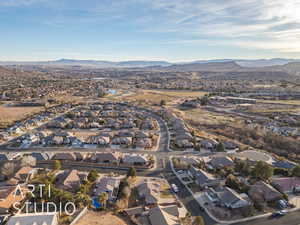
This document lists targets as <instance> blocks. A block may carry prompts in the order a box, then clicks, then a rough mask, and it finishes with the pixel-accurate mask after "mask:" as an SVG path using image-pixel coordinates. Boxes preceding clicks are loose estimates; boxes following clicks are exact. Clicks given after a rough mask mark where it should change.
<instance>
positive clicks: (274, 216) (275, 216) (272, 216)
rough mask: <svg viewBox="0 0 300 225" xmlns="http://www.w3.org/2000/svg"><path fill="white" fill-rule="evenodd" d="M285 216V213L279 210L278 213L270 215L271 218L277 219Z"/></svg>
mask: <svg viewBox="0 0 300 225" xmlns="http://www.w3.org/2000/svg"><path fill="white" fill-rule="evenodd" d="M286 214H287V212H286V211H283V210H280V211H277V212H274V213H272V215H271V218H279V217H282V216H284V215H286Z"/></svg>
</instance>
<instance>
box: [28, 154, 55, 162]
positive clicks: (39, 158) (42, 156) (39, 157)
mask: <svg viewBox="0 0 300 225" xmlns="http://www.w3.org/2000/svg"><path fill="white" fill-rule="evenodd" d="M31 156H32V157H34V158H35V159H36V160H37V161H43V160H50V159H51V155H50V154H49V153H41V152H33V153H31Z"/></svg>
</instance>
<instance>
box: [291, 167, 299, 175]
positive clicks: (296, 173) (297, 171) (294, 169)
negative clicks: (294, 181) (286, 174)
mask: <svg viewBox="0 0 300 225" xmlns="http://www.w3.org/2000/svg"><path fill="white" fill-rule="evenodd" d="M292 175H293V176H294V177H300V166H296V167H295V168H293V170H292Z"/></svg>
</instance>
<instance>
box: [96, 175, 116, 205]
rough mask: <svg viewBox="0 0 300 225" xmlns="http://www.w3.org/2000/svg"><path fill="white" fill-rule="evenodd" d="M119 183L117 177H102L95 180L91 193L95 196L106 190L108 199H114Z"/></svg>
mask: <svg viewBox="0 0 300 225" xmlns="http://www.w3.org/2000/svg"><path fill="white" fill-rule="evenodd" d="M119 185H120V179H119V178H114V177H102V178H100V180H98V181H97V182H96V184H95V189H94V191H93V193H94V195H95V196H99V195H100V194H101V193H103V192H106V193H107V194H108V200H109V201H114V200H116V198H117V194H118V190H119Z"/></svg>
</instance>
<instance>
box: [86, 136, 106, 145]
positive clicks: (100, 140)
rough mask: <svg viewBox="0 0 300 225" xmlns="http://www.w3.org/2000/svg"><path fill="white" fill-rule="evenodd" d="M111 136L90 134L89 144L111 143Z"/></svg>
mask: <svg viewBox="0 0 300 225" xmlns="http://www.w3.org/2000/svg"><path fill="white" fill-rule="evenodd" d="M109 143H110V137H108V136H99V135H97V136H90V137H88V139H87V144H96V145H103V146H105V145H109Z"/></svg>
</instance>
